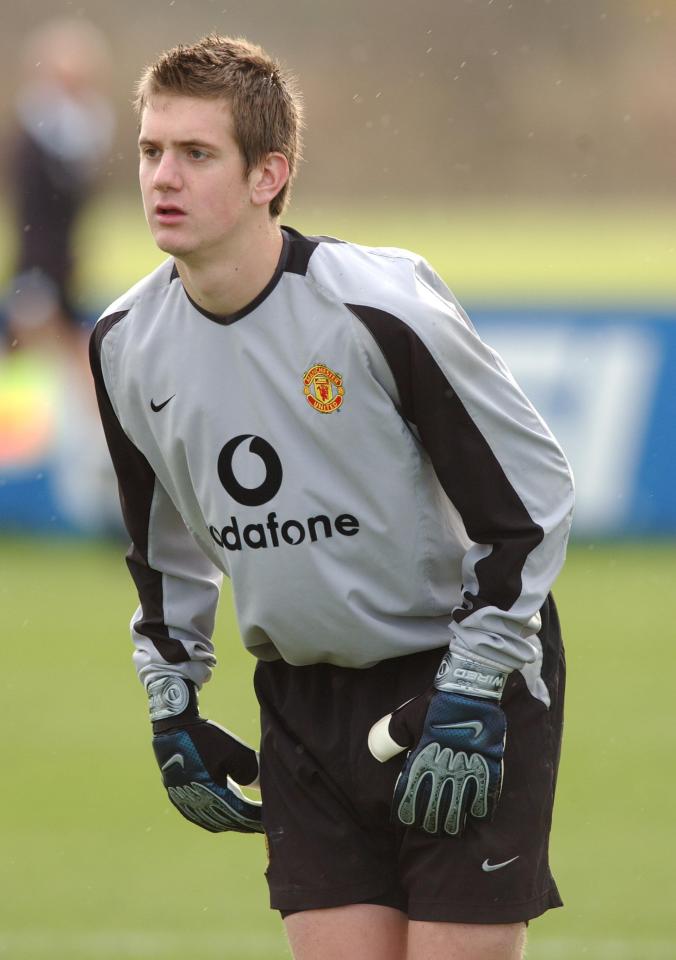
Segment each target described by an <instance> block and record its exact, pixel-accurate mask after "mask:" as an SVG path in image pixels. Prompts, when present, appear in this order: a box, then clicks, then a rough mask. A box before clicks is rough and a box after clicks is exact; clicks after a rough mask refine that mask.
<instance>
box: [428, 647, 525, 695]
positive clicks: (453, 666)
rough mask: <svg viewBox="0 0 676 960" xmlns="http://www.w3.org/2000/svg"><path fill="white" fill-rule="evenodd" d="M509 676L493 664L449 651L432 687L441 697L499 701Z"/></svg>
mask: <svg viewBox="0 0 676 960" xmlns="http://www.w3.org/2000/svg"><path fill="white" fill-rule="evenodd" d="M509 673H510V671H509V670H507V669H505V668H504V667H500V666H499V665H498V664H496V663H490V662H489V661H487V660H481V659H479V658H478V657H473V656H470V655H469V654H461V653H456V652H455V651H453V650H449V651H448V653H446V654H445V655H444V658H443V660H442V661H441V663H440V664H439V669H438V670H437V675H436V677H435V678H434V686H435V687H436V688H437V690H443V691H444V693H462V694H465V696H468V697H485V698H488V699H491V700H499V699H500V697H501V696H502V691H503V690H504V687H505V683H506V682H507V677H508V676H509Z"/></svg>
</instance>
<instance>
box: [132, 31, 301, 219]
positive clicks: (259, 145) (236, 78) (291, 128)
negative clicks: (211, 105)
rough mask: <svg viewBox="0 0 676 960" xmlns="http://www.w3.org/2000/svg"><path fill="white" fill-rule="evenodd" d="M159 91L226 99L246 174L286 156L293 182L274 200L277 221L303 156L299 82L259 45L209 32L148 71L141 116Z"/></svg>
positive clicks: (139, 96)
mask: <svg viewBox="0 0 676 960" xmlns="http://www.w3.org/2000/svg"><path fill="white" fill-rule="evenodd" d="M158 93H173V94H178V95H180V96H184V97H204V98H213V99H218V98H223V99H224V100H227V102H228V103H229V105H230V109H231V111H232V119H233V125H234V136H235V140H236V141H237V144H238V146H239V148H240V150H241V152H242V157H243V158H244V162H245V164H246V172H247V174H248V173H249V172H250V171H251V170H252V169H253V168H254V167H255V166H256V164H258V163H260V161H261V160H262V159H263V158H264V157H265V156H267V154H268V153H282V154H284V156H285V157H286V159H287V160H288V162H289V179H288V181H287V182H286V183H285V185H284V186H283V187H282V189H281V190H280V191H279V193H278V194H277V196H276V197H275V198H274V199H273V200H272V201H271V202H270V215H271V216H273V217H278V216H279V215H280V213H281V212H282V210H283V209H284V206H285V204H286V202H287V200H288V198H289V191H290V188H291V182H292V180H293V178H294V176H295V173H296V168H297V165H298V161H299V160H300V157H301V126H302V102H301V98H300V94H299V92H298V89H297V87H296V82H295V80H294V78H293V77H292V76H291V75H290V74H288V73H287V72H286V71H285V70H284V69H283V68H282V67H281V65H280V64H279V63H278V62H277V61H276V60H273V59H272V57H270V56H268V54H267V53H266V52H265V51H264V50H263V49H262V48H261V47H259V46H256V44H254V43H249V41H248V40H245V39H243V38H241V37H237V38H232V37H220V36H218V35H217V34H210V35H209V36H207V37H203V38H202V39H201V40H198V41H197V43H193V44H191V45H190V46H183V45H179V46H178V47H173V48H172V49H171V50H167V51H165V52H164V53H163V54H161V56H160V57H158V59H157V60H156V61H155V62H154V63H151V64H150V66H148V67H146V69H145V70H144V71H143V74H142V75H141V79H140V80H139V81H138V83H137V85H136V97H135V99H134V107H135V109H136V113H137V115H138V117H139V118H140V117H141V114H142V113H143V109H144V108H145V106H146V104H147V103H148V100H149V99H150V97H152V96H153V95H155V94H158Z"/></svg>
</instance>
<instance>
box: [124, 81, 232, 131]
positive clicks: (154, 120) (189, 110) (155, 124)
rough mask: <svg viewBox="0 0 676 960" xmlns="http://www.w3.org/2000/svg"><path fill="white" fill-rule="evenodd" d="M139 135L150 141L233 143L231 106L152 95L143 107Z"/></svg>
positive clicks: (188, 98)
mask: <svg viewBox="0 0 676 960" xmlns="http://www.w3.org/2000/svg"><path fill="white" fill-rule="evenodd" d="M140 136H141V137H142V138H147V139H151V140H178V141H192V140H209V141H212V142H224V143H227V142H232V140H233V127H232V113H231V111H230V104H229V103H228V102H227V100H224V99H220V98H219V99H216V98H213V99H206V98H203V97H183V96H179V95H176V94H167V93H161V94H155V95H154V96H152V97H149V98H148V102H147V103H146V105H145V107H144V108H143V113H142V114H141V126H140Z"/></svg>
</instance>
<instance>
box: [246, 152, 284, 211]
mask: <svg viewBox="0 0 676 960" xmlns="http://www.w3.org/2000/svg"><path fill="white" fill-rule="evenodd" d="M288 179H289V161H288V160H287V159H286V157H285V156H284V154H283V153H269V154H268V155H267V156H266V157H265V159H264V160H262V161H261V162H260V163H259V164H258V166H257V167H254V169H253V170H252V171H251V173H250V174H249V183H250V185H251V202H252V203H253V204H254V206H256V207H263V206H267V205H268V204H269V203H270V201H271V200H273V199H274V198H275V197H276V196H277V194H278V193H279V191H280V190H281V189H282V187H283V186H284V184H285V183H286V181H287V180H288Z"/></svg>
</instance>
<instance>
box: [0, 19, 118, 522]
mask: <svg viewBox="0 0 676 960" xmlns="http://www.w3.org/2000/svg"><path fill="white" fill-rule="evenodd" d="M20 56H21V71H20V73H21V77H22V82H21V85H20V87H19V90H18V93H17V96H16V101H15V111H14V113H15V119H14V126H13V131H12V133H11V134H10V147H9V150H10V168H9V188H10V198H11V202H12V204H13V206H14V217H15V229H16V262H15V267H14V271H13V274H14V275H13V279H12V280H11V281H10V285H9V288H8V290H7V294H6V298H5V303H4V312H5V322H6V325H7V328H6V330H5V340H6V346H7V347H8V348H9V353H8V354H7V356H6V358H5V361H4V362H7V363H13V364H14V366H16V365H17V364H19V363H20V364H22V365H27V366H29V367H30V369H31V370H36V369H39V368H40V367H41V368H43V369H44V378H45V380H47V379H48V380H49V382H50V383H52V384H54V385H55V401H54V408H55V409H54V417H55V423H56V428H55V436H54V439H53V445H52V449H51V452H50V466H51V467H52V468H53V470H52V476H53V482H54V487H55V495H56V498H57V501H58V503H59V506H60V509H62V511H63V513H64V514H65V515H66V516H67V518H68V520H69V521H70V522H72V523H73V524H74V525H75V526H76V527H78V528H82V529H86V530H91V531H98V530H108V529H111V528H112V529H115V528H117V526H118V525H119V510H118V508H117V505H116V497H115V493H114V482H113V480H114V478H113V475H112V471H111V469H110V465H109V462H108V458H107V455H106V452H105V444H104V443H103V438H102V434H101V429H100V424H99V422H98V417H97V416H96V407H95V402H94V394H93V390H92V387H91V377H90V375H89V368H88V363H87V340H88V335H89V330H88V329H87V328H88V326H89V324H88V318H87V317H86V316H85V315H83V311H82V308H81V305H80V304H79V303H78V298H77V294H76V291H75V280H76V271H77V247H76V234H77V229H78V226H79V223H80V218H81V216H82V214H83V212H84V210H85V209H86V207H87V204H88V202H89V201H90V199H91V197H92V196H93V194H94V192H95V190H96V186H97V181H98V180H99V179H100V177H101V171H102V169H103V168H104V165H105V162H106V159H107V156H108V154H109V150H110V146H111V141H112V134H113V129H114V114H113V109H112V106H111V103H110V101H109V99H108V97H107V96H106V92H105V90H106V83H107V78H108V75H109V72H110V64H111V60H110V52H109V48H108V44H107V41H106V39H105V37H104V36H103V34H102V33H101V31H100V30H99V29H98V28H97V27H96V26H94V25H93V24H92V23H89V22H87V21H85V20H74V19H55V20H50V21H48V22H46V23H44V24H42V25H41V26H40V27H38V28H37V29H36V30H35V31H34V32H33V33H31V34H30V35H29V36H28V37H27V38H26V40H25V43H24V45H23V48H22V50H21V55H20ZM19 355H21V356H19Z"/></svg>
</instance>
